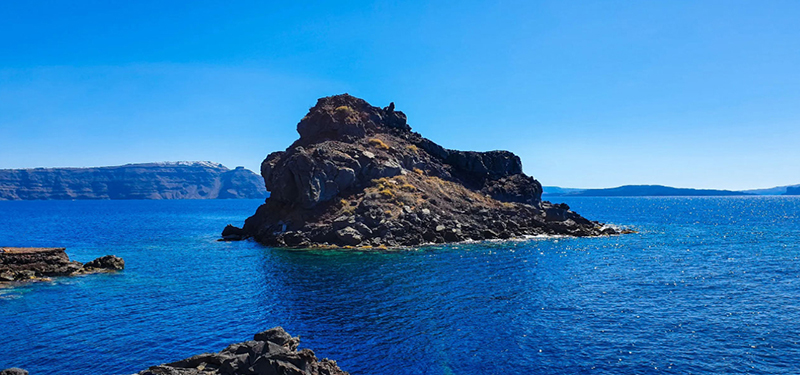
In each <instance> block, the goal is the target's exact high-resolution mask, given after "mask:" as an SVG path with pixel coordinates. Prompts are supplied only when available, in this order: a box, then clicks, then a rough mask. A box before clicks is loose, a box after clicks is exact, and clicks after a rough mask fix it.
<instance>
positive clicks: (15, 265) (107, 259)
mask: <svg viewBox="0 0 800 375" xmlns="http://www.w3.org/2000/svg"><path fill="white" fill-rule="evenodd" d="M65 250H66V249H64V248H63V247H53V248H24V247H23V248H20V247H2V248H0V283H3V282H12V281H26V280H36V279H42V278H46V277H52V276H73V275H80V274H88V273H97V272H109V271H119V270H122V269H124V268H125V261H124V260H122V258H119V257H116V256H113V255H106V256H104V257H100V258H97V259H95V260H93V261H91V262H89V263H86V264H83V263H81V262H78V261H70V260H69V256H67V253H66V251H65Z"/></svg>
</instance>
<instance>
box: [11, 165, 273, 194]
mask: <svg viewBox="0 0 800 375" xmlns="http://www.w3.org/2000/svg"><path fill="white" fill-rule="evenodd" d="M264 197H266V189H265V188H264V184H263V182H262V180H261V178H259V177H258V175H256V174H255V173H253V172H251V171H249V170H247V169H245V168H243V167H238V168H236V169H233V170H231V169H228V168H226V167H225V166H223V165H221V164H217V163H211V162H167V163H148V164H127V165H122V166H115V167H98V168H36V169H3V170H0V200H45V199H48V200H49V199H54V200H55V199H67V200H72V199H232V198H258V199H261V198H264Z"/></svg>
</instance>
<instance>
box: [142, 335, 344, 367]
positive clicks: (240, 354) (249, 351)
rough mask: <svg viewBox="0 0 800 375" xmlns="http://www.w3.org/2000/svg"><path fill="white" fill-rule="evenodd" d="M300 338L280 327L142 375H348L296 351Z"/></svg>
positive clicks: (311, 354) (305, 351) (329, 363)
mask: <svg viewBox="0 0 800 375" xmlns="http://www.w3.org/2000/svg"><path fill="white" fill-rule="evenodd" d="M299 344H300V338H298V337H292V336H290V335H289V334H288V333H286V331H284V330H283V328H281V327H277V328H273V329H270V330H268V331H265V332H261V333H257V334H256V335H255V336H254V337H253V340H252V341H246V342H242V343H238V344H232V345H230V346H228V347H227V348H225V349H224V350H222V351H221V352H219V353H210V354H200V355H196V356H194V357H191V358H187V359H184V360H180V361H177V362H172V363H167V364H163V365H160V366H153V367H150V368H149V369H147V370H144V371H142V372H140V373H139V375H217V374H219V375H273V374H274V375H278V374H281V375H346V374H347V372H344V371H342V370H341V369H340V368H339V366H337V365H336V361H331V360H328V359H321V360H319V359H317V357H316V356H315V355H314V352H313V351H311V350H309V349H302V350H299V351H298V350H297V346H298V345H299Z"/></svg>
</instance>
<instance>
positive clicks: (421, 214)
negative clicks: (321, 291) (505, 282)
mask: <svg viewBox="0 0 800 375" xmlns="http://www.w3.org/2000/svg"><path fill="white" fill-rule="evenodd" d="M297 131H298V133H299V134H300V139H298V140H297V141H295V142H294V143H293V144H292V145H291V146H289V148H287V149H286V150H285V151H279V152H274V153H272V154H270V155H269V156H267V158H266V159H265V160H264V162H263V163H262V164H261V175H262V177H263V178H264V182H265V185H266V188H267V190H268V191H270V193H271V196H270V197H269V198H268V199H267V200H266V202H265V204H264V205H262V206H261V207H260V208H259V209H258V210H257V212H256V213H255V215H253V216H252V217H250V218H249V219H248V220H247V221H246V222H245V226H244V228H243V229H244V232H245V233H246V235H245V236H242V237H247V236H253V237H254V238H255V239H256V240H257V241H259V242H262V243H264V244H267V245H273V246H310V245H325V244H329V245H338V246H415V245H419V244H422V243H442V242H455V241H463V240H468V239H473V240H483V239H493V238H511V237H518V236H523V235H537V234H568V235H575V236H591V235H603V234H615V233H616V232H615V231H614V230H612V229H609V228H603V227H602V226H601V225H599V224H598V223H596V222H590V221H589V220H586V219H584V218H583V217H581V216H580V215H578V214H576V213H574V212H571V211H569V209H568V208H564V207H562V206H554V205H551V204H549V203H548V202H542V200H541V195H542V187H541V184H540V183H539V182H538V181H536V180H535V179H534V178H533V177H530V176H527V175H525V174H524V173H522V163H521V161H520V158H519V157H518V156H517V155H514V154H513V153H511V152H508V151H489V152H471V151H457V150H449V149H446V148H443V147H441V146H439V145H438V144H436V143H434V142H432V141H430V140H428V139H426V138H423V137H422V136H421V135H419V134H418V133H415V132H412V131H411V127H410V126H409V125H408V124H407V123H406V115H405V114H403V113H402V112H399V111H395V110H394V104H393V103H392V104H390V105H389V106H387V107H385V108H379V107H374V106H371V105H370V104H369V103H367V102H366V101H364V100H362V99H359V98H355V97H353V96H350V95H347V94H344V95H337V96H331V97H326V98H322V99H319V100H318V102H317V104H316V105H315V106H314V107H313V108H311V109H310V110H309V113H308V114H307V115H306V116H305V117H303V119H302V120H301V121H300V123H299V124H298V125H297ZM228 232H229V233H230V232H231V230H230V229H228Z"/></svg>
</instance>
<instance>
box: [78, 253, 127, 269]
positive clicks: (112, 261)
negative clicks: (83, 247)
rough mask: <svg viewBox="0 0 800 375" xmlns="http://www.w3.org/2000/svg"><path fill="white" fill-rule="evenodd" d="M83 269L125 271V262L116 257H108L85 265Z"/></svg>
mask: <svg viewBox="0 0 800 375" xmlns="http://www.w3.org/2000/svg"><path fill="white" fill-rule="evenodd" d="M83 269H84V270H87V271H92V270H107V271H119V270H123V269H125V261H124V260H122V258H120V257H117V256H114V255H106V256H104V257H100V258H97V259H95V260H93V261H91V262H89V263H86V264H84V265H83Z"/></svg>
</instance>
